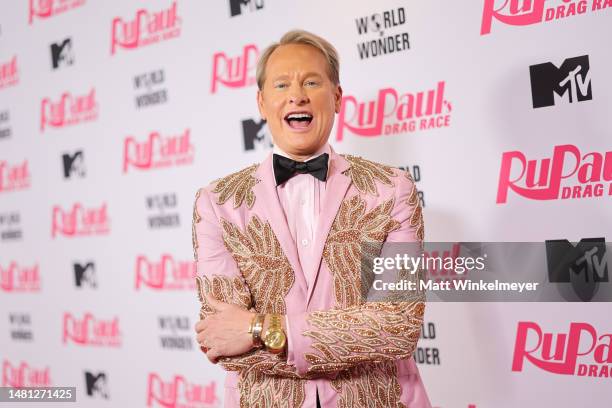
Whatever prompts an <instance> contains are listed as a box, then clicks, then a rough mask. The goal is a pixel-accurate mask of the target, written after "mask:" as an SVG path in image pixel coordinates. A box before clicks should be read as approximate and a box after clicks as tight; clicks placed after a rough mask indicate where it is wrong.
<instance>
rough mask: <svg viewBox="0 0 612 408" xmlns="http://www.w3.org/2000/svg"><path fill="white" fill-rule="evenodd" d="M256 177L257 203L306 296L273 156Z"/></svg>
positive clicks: (264, 163)
mask: <svg viewBox="0 0 612 408" xmlns="http://www.w3.org/2000/svg"><path fill="white" fill-rule="evenodd" d="M255 177H256V178H257V179H259V180H260V182H259V183H257V184H255V186H253V190H254V193H255V196H256V197H257V199H256V201H258V200H261V202H260V203H261V205H260V206H259V208H260V209H261V212H262V213H263V214H264V218H265V220H266V221H268V222H269V223H270V227H272V230H273V231H274V234H275V235H276V238H277V239H278V241H279V243H280V246H281V248H282V249H283V252H284V254H285V256H286V257H287V260H288V261H289V263H290V264H291V268H292V269H293V272H294V275H295V282H296V283H297V284H298V285H299V287H300V290H301V292H302V293H303V294H306V287H307V283H306V278H305V276H304V272H303V271H302V266H301V265H300V259H299V257H298V252H297V248H296V246H295V242H294V241H293V238H292V237H291V232H290V231H289V225H288V224H287V217H286V216H285V211H284V210H283V208H282V206H281V204H280V200H279V199H278V193H277V191H276V182H275V180H274V171H273V169H272V154H270V155H268V157H267V158H266V160H264V161H263V162H262V163H261V164H260V165H259V167H258V169H257V172H256V174H255Z"/></svg>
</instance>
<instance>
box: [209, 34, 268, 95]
mask: <svg viewBox="0 0 612 408" xmlns="http://www.w3.org/2000/svg"><path fill="white" fill-rule="evenodd" d="M258 58H259V51H258V50H257V46H256V45H255V44H249V45H245V46H244V48H243V50H242V55H238V56H235V57H228V56H227V54H225V53H224V52H217V53H215V54H214V55H213V70H212V81H211V83H210V92H211V93H213V94H214V93H215V92H217V86H218V84H221V85H224V86H226V87H228V88H244V87H246V86H251V85H253V84H255V81H256V79H255V68H256V66H257V59H258Z"/></svg>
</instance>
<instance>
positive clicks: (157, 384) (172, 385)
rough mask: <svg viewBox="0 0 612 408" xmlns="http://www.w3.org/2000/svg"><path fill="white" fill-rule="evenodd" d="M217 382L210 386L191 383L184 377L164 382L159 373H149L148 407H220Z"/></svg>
mask: <svg viewBox="0 0 612 408" xmlns="http://www.w3.org/2000/svg"><path fill="white" fill-rule="evenodd" d="M216 385H217V384H216V382H215V381H211V382H210V383H209V384H208V385H201V384H196V383H191V382H189V381H188V380H187V379H186V378H185V377H183V376H182V375H175V376H174V377H173V378H172V379H170V380H169V381H164V380H163V379H162V378H161V376H160V375H159V374H157V373H149V378H148V381H147V407H151V406H154V405H155V406H157V405H161V406H163V407H166V408H181V407H190V408H213V407H220V406H221V401H220V400H219V398H218V397H217V390H216Z"/></svg>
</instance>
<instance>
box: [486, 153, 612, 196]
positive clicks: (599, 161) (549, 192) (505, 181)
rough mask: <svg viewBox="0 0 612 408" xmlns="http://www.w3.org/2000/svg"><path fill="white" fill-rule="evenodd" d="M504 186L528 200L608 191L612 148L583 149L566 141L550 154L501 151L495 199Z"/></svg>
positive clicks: (611, 187) (610, 189)
mask: <svg viewBox="0 0 612 408" xmlns="http://www.w3.org/2000/svg"><path fill="white" fill-rule="evenodd" d="M508 190H512V191H514V192H515V193H516V194H518V195H520V196H522V197H525V198H528V199H531V200H557V199H569V198H591V197H602V196H606V195H608V196H610V195H612V151H609V152H605V153H604V152H589V153H583V152H581V151H580V150H579V149H578V147H576V146H574V145H571V144H567V145H561V146H555V148H554V151H553V154H552V157H550V158H545V159H542V160H527V158H526V157H525V154H523V153H522V152H520V151H511V152H504V153H503V154H502V163H501V170H500V173H499V185H498V188H497V203H498V204H503V203H505V202H506V201H507V198H508Z"/></svg>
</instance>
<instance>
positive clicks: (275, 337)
mask: <svg viewBox="0 0 612 408" xmlns="http://www.w3.org/2000/svg"><path fill="white" fill-rule="evenodd" d="M268 319H269V320H268V321H269V325H268V330H267V331H266V333H265V339H264V344H265V345H266V349H267V350H268V351H269V352H271V353H274V354H278V353H281V352H282V351H283V350H284V348H285V344H286V341H287V340H286V336H285V333H284V331H283V325H282V316H281V315H279V314H269V315H268Z"/></svg>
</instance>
